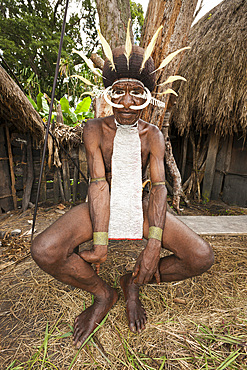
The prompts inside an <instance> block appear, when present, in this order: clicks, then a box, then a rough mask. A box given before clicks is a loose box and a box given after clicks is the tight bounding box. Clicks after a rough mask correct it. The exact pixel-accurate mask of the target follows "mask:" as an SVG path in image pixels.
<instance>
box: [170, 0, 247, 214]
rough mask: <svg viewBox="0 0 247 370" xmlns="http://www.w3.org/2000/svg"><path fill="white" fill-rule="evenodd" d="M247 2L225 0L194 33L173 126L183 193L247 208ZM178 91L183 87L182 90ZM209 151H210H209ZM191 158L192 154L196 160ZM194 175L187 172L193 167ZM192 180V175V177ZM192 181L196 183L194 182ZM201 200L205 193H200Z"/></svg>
mask: <svg viewBox="0 0 247 370" xmlns="http://www.w3.org/2000/svg"><path fill="white" fill-rule="evenodd" d="M246 20H247V1H246V0H225V1H223V2H222V3H220V4H219V5H218V6H216V7H215V8H213V9H212V10H211V11H210V12H209V13H207V14H206V15H205V16H204V17H203V18H202V19H201V20H199V22H198V23H197V24H196V25H195V26H194V27H193V28H192V30H191V33H190V36H189V44H190V46H191V50H190V52H189V53H188V54H186V56H185V57H184V59H183V62H182V63H181V66H180V69H179V71H178V74H180V75H182V76H184V77H185V78H186V79H187V82H186V83H185V82H183V83H182V84H181V85H180V87H179V89H178V92H179V98H178V101H177V104H176V107H175V109H174V111H173V114H172V122H171V125H172V127H173V129H174V127H175V128H176V130H177V132H178V133H179V135H181V136H183V139H182V140H179V143H180V153H179V154H180V158H181V160H180V168H181V171H182V174H183V178H184V180H186V179H187V181H185V184H184V189H185V190H186V187H187V186H189V192H191V191H192V189H193V187H194V191H196V190H197V191H198V192H200V183H201V181H202V180H203V186H202V193H203V196H204V198H205V199H210V198H211V199H219V198H220V197H222V199H223V200H224V201H225V202H227V203H229V204H237V205H240V206H244V207H246V206H247V150H246V149H247V147H246V133H247V73H246V72H247V55H246V50H247V21H246ZM177 87H178V86H177ZM207 147H208V150H207ZM190 153H193V155H191V154H190ZM190 161H191V165H190V172H191V173H189V172H188V168H189V166H188V165H189V162H190ZM190 175H191V176H190ZM192 182H193V183H192ZM199 195H200V194H199Z"/></svg>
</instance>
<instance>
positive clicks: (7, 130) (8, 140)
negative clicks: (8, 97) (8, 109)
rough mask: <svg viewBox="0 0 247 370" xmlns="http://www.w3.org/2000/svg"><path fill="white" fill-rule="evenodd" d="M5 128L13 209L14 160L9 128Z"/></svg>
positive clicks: (15, 206)
mask: <svg viewBox="0 0 247 370" xmlns="http://www.w3.org/2000/svg"><path fill="white" fill-rule="evenodd" d="M5 130H6V138H7V147H8V154H9V167H10V175H11V191H12V197H13V203H14V209H17V197H16V190H15V174H14V161H13V155H12V150H11V142H10V136H9V128H8V127H7V126H5Z"/></svg>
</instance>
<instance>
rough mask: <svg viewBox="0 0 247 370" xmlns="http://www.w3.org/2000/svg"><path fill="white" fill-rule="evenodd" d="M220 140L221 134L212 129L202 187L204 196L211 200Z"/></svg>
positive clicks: (205, 198)
mask: <svg viewBox="0 0 247 370" xmlns="http://www.w3.org/2000/svg"><path fill="white" fill-rule="evenodd" d="M219 140H220V135H219V134H215V133H214V132H213V131H211V133H210V139H209V146H208V154H207V159H206V168H205V174H204V180H203V188H202V196H203V199H204V200H206V201H208V200H210V197H211V192H212V187H213V181H214V172H215V164H216V157H217V153H218V146H219Z"/></svg>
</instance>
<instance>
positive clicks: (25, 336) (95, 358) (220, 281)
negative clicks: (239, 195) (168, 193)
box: [0, 202, 247, 370]
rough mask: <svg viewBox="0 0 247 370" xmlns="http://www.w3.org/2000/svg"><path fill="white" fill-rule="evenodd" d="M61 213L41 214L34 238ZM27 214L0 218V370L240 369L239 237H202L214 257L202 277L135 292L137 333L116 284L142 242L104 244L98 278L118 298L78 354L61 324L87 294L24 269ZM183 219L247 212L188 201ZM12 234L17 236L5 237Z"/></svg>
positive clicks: (242, 258)
mask: <svg viewBox="0 0 247 370" xmlns="http://www.w3.org/2000/svg"><path fill="white" fill-rule="evenodd" d="M69 207H70V206H69V205H67V206H65V207H64V206H63V205H59V206H55V207H54V206H49V205H45V206H44V207H41V208H40V209H39V211H38V216H37V223H36V227H35V228H36V230H37V233H38V232H40V231H42V230H43V229H45V228H46V227H47V226H49V225H50V224H51V223H52V222H53V221H54V220H55V219H56V218H58V217H60V216H61V214H63V212H66V211H67V210H68V209H69ZM32 212H33V210H30V209H29V210H27V211H26V212H25V213H24V214H22V213H21V212H19V211H17V212H11V213H10V214H8V215H7V217H2V220H0V232H1V233H2V236H4V238H3V239H0V255H1V261H0V274H1V312H0V328H1V342H0V369H3V370H6V369H16V370H17V369H18V370H19V369H20V370H21V369H59V370H63V369H72V368H73V369H78V370H79V369H175V370H176V369H191V370H194V369H196V370H197V369H198V370H199V369H211V370H215V369H220V370H223V369H247V325H246V323H247V321H246V314H247V294H246V293H247V274H246V271H247V269H246V267H247V235H242V236H240V235H239V236H227V235H225V236H203V238H204V239H206V240H207V241H209V242H210V243H211V245H212V246H213V249H214V253H215V257H216V260H215V264H214V266H213V267H212V268H211V269H210V270H209V271H208V272H207V273H205V274H203V275H202V276H200V277H195V278H192V279H187V280H186V281H182V282H175V283H168V284H164V285H162V286H158V285H156V284H150V285H148V286H144V287H142V290H141V299H142V302H143V304H144V306H145V309H146V311H147V314H148V324H147V328H146V330H145V331H144V332H143V333H142V334H140V335H135V334H133V333H130V331H129V330H128V325H127V320H126V315H125V309H124V307H125V304H124V299H123V295H122V292H121V289H120V288H119V277H120V276H121V275H122V274H123V273H126V272H129V271H131V270H132V268H133V266H134V263H135V262H134V261H135V259H136V257H137V256H138V255H139V253H140V251H141V250H142V248H143V247H144V245H145V242H142V241H138V242H129V241H121V242H111V243H110V245H109V255H108V259H107V261H106V263H105V264H104V265H102V268H101V271H100V275H101V276H102V278H104V279H105V280H106V281H107V282H108V283H110V284H111V285H112V286H114V287H115V288H116V289H117V291H118V293H119V300H118V302H117V303H116V305H115V306H114V307H113V308H112V310H111V311H110V313H109V315H108V316H107V320H106V322H105V323H104V325H103V326H102V327H100V328H99V330H98V331H97V333H96V334H95V335H94V337H93V339H91V340H90V342H88V343H87V344H86V345H85V347H83V349H81V351H80V352H78V351H76V350H75V349H74V348H73V345H72V338H71V330H72V327H71V325H73V320H74V318H75V317H76V315H78V314H79V313H80V310H81V308H82V307H88V306H89V305H90V304H91V296H90V295H89V294H87V293H85V292H81V291H80V290H79V289H74V288H72V287H70V286H66V285H64V284H62V283H60V282H58V281H56V280H55V279H54V278H52V277H51V276H49V275H47V274H45V273H44V272H42V271H41V270H40V269H39V268H38V267H37V266H36V264H35V263H34V262H33V260H32V259H31V257H30V252H29V248H30V235H28V232H29V231H30V229H31V220H32ZM183 214H184V215H188V214H190V215H196V214H202V215H210V214H213V215H222V214H224V215H228V214H229V215H240V214H247V210H246V209H241V208H239V207H229V206H227V205H225V204H222V203H217V204H216V203H215V202H209V203H207V204H200V205H198V204H196V203H192V204H191V205H190V208H185V209H184V212H183ZM15 229H21V235H20V236H18V237H16V236H12V237H11V236H9V235H10V233H11V231H13V230H15ZM25 233H26V235H24V236H23V234H25ZM87 247H90V243H88V245H87ZM164 253H166V252H164ZM11 363H12V365H11ZM8 366H10V367H9V368H8Z"/></svg>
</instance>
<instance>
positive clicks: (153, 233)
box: [148, 226, 163, 242]
mask: <svg viewBox="0 0 247 370" xmlns="http://www.w3.org/2000/svg"><path fill="white" fill-rule="evenodd" d="M162 233H163V230H162V229H161V228H160V227H156V226H150V227H149V233H148V239H157V240H159V241H160V242H161V240H162Z"/></svg>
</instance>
